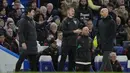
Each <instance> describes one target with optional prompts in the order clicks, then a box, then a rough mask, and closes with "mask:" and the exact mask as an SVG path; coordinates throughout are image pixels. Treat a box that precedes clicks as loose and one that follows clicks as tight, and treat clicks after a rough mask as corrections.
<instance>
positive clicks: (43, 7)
mask: <svg viewBox="0 0 130 73" xmlns="http://www.w3.org/2000/svg"><path fill="white" fill-rule="evenodd" d="M40 12H41V13H42V14H43V15H44V18H46V17H47V15H46V14H47V8H46V7H45V6H41V7H40Z"/></svg>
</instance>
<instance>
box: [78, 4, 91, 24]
mask: <svg viewBox="0 0 130 73" xmlns="http://www.w3.org/2000/svg"><path fill="white" fill-rule="evenodd" d="M76 18H78V19H79V20H80V21H81V22H83V21H84V20H89V19H93V13H92V10H91V8H89V7H88V5H86V6H85V7H84V6H83V5H81V4H80V5H79V7H78V9H77V10H76Z"/></svg>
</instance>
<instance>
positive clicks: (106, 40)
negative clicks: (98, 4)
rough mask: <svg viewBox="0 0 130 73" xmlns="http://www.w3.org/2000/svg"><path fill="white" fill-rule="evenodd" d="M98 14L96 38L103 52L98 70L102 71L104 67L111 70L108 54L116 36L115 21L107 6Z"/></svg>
mask: <svg viewBox="0 0 130 73" xmlns="http://www.w3.org/2000/svg"><path fill="white" fill-rule="evenodd" d="M100 15H101V20H100V21H99V23H98V27H97V29H98V34H97V38H98V41H99V43H100V45H101V50H102V52H103V60H102V65H101V68H100V71H104V69H105V68H107V70H108V71H113V70H112V66H111V62H110V60H109V54H110V53H111V52H112V50H113V46H114V39H115V37H116V22H115V21H114V20H113V18H112V17H111V16H110V15H109V12H108V9H107V8H102V9H101V11H100Z"/></svg>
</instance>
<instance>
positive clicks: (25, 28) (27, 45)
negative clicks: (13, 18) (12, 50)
mask: <svg viewBox="0 0 130 73" xmlns="http://www.w3.org/2000/svg"><path fill="white" fill-rule="evenodd" d="M34 14H35V11H34V10H33V9H32V8H28V9H27V11H26V12H25V17H24V18H21V19H20V21H19V22H18V24H19V31H18V34H19V43H20V44H19V45H20V50H21V51H20V58H19V60H18V61H17V64H16V68H15V71H20V67H21V64H22V62H23V61H24V59H25V58H28V60H29V62H30V69H31V71H37V58H36V55H37V43H36V41H37V33H36V27H35V25H36V24H35V22H34V20H33V16H34Z"/></svg>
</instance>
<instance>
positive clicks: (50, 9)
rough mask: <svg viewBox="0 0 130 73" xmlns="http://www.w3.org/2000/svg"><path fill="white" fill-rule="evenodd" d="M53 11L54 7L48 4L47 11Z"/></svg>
mask: <svg viewBox="0 0 130 73" xmlns="http://www.w3.org/2000/svg"><path fill="white" fill-rule="evenodd" d="M52 10H53V5H52V4H48V5H47V11H49V12H51V11H52Z"/></svg>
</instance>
